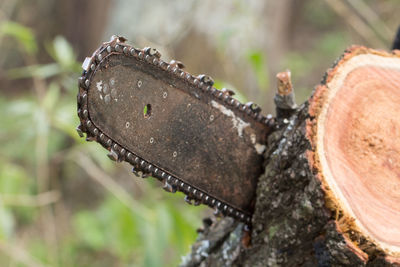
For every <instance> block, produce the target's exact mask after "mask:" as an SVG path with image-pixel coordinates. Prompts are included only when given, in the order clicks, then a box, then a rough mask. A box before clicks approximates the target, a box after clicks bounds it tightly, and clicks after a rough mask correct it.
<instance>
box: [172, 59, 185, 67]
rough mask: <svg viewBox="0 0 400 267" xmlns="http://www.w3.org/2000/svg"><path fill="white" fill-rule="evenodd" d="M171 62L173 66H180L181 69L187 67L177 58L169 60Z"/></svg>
mask: <svg viewBox="0 0 400 267" xmlns="http://www.w3.org/2000/svg"><path fill="white" fill-rule="evenodd" d="M169 64H170V65H171V66H173V67H177V68H179V69H184V68H185V65H184V64H183V63H182V62H180V61H178V60H175V59H173V60H171V61H170V62H169Z"/></svg>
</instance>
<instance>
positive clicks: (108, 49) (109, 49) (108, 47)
mask: <svg viewBox="0 0 400 267" xmlns="http://www.w3.org/2000/svg"><path fill="white" fill-rule="evenodd" d="M113 51H114V48H113V47H112V46H111V45H109V46H107V52H108V53H111V52H113Z"/></svg>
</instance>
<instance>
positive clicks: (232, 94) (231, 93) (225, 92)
mask: <svg viewBox="0 0 400 267" xmlns="http://www.w3.org/2000/svg"><path fill="white" fill-rule="evenodd" d="M221 91H222V93H224V94H227V95H229V96H234V95H235V92H234V91H232V90H230V89H226V88H225V87H224V88H222V89H221Z"/></svg>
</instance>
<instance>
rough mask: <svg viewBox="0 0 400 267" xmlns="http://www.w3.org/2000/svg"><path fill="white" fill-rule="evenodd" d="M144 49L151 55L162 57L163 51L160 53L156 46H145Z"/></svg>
mask: <svg viewBox="0 0 400 267" xmlns="http://www.w3.org/2000/svg"><path fill="white" fill-rule="evenodd" d="M143 51H144V52H145V53H146V54H147V55H149V56H154V57H156V58H161V53H160V51H158V50H157V49H155V48H151V47H145V48H144V49H143Z"/></svg>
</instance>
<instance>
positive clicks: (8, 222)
mask: <svg viewBox="0 0 400 267" xmlns="http://www.w3.org/2000/svg"><path fill="white" fill-rule="evenodd" d="M14 225H15V222H14V216H13V215H12V213H11V212H10V210H8V209H7V208H6V207H4V205H3V203H1V202H0V238H2V239H7V238H9V237H11V235H12V234H13V232H14Z"/></svg>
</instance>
